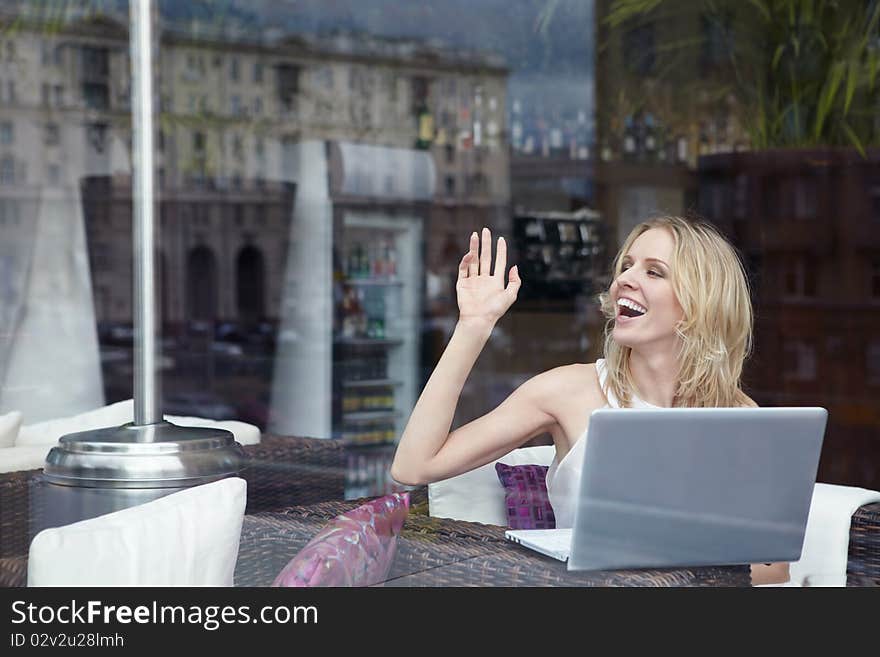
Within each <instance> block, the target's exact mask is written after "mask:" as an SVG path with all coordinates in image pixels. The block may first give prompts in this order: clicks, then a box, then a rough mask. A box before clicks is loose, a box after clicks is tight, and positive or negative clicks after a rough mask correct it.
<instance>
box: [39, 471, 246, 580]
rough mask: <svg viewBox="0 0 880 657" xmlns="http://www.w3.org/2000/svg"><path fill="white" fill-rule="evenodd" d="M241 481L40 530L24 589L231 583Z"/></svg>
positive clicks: (242, 503) (241, 511)
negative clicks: (31, 587) (27, 587)
mask: <svg viewBox="0 0 880 657" xmlns="http://www.w3.org/2000/svg"><path fill="white" fill-rule="evenodd" d="M246 488H247V485H246V482H245V480H244V479H240V478H237V477H233V478H228V479H221V480H220V481H215V482H212V483H210V484H204V485H202V486H196V487H194V488H190V489H187V490H184V491H180V492H178V493H172V494H171V495H166V496H165V497H161V498H159V499H158V500H154V501H152V502H147V503H145V504H141V505H138V506H134V507H131V508H128V509H123V510H122V511H115V512H114V513H108V514H107V515H103V516H98V517H97V518H91V519H89V520H83V521H81V522H76V523H73V524H71V525H66V526H64V527H56V528H52V529H44V530H43V531H41V532H40V533H39V534H37V535H36V537H34V540H33V541H32V542H31V547H30V553H29V556H28V586H232V584H233V574H234V572H235V561H236V559H237V557H238V543H239V538H240V536H241V525H242V520H243V519H244V508H245V497H246Z"/></svg>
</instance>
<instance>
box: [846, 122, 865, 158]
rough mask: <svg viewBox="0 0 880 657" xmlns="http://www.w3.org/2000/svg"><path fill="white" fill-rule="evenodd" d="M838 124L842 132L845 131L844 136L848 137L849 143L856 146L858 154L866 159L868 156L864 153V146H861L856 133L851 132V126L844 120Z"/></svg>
mask: <svg viewBox="0 0 880 657" xmlns="http://www.w3.org/2000/svg"><path fill="white" fill-rule="evenodd" d="M840 125H841V127H842V128H843V131H844V133H846V136H847V137H849V141H850V143H851V144H852V145H853V146H855V147H856V150H857V151H858V152H859V154H860V155H861V156H862V157H863V158H864V159H868V156H867V155H866V154H865V148H864V147H863V146H862V140H861V139H859V137H858V135H857V134H856V133H855V132H853V129H852V128H850V127H849V123H847V122H846V121H841V122H840Z"/></svg>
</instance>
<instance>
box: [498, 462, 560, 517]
mask: <svg viewBox="0 0 880 657" xmlns="http://www.w3.org/2000/svg"><path fill="white" fill-rule="evenodd" d="M495 472H497V473H498V479H500V480H501V485H502V486H504V502H505V506H506V507H507V524H508V526H509V527H510V528H511V529H553V528H555V527H556V516H554V515H553V507H552V506H550V498H549V497H548V496H547V466H546V465H505V464H504V463H500V462H499V463H496V464H495Z"/></svg>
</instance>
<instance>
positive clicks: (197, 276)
mask: <svg viewBox="0 0 880 657" xmlns="http://www.w3.org/2000/svg"><path fill="white" fill-rule="evenodd" d="M186 292H187V294H186V308H187V316H188V317H189V318H190V319H191V320H203V321H213V320H214V319H215V318H216V317H217V260H216V258H215V257H214V253H213V252H212V251H211V249H209V248H208V247H206V246H197V247H195V248H194V249H191V250H190V252H189V255H188V257H187V259H186Z"/></svg>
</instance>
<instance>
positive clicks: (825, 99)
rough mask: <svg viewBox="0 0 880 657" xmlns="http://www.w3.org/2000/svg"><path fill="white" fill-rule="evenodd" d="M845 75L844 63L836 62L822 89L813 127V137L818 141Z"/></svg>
mask: <svg viewBox="0 0 880 657" xmlns="http://www.w3.org/2000/svg"><path fill="white" fill-rule="evenodd" d="M844 73H845V63H844V62H835V63H834V64H832V66H831V72H830V73H829V76H828V79H827V80H825V85H824V86H823V88H822V92H821V93H820V94H819V102H818V104H817V106H816V122H815V124H814V126H813V136H814V137H815V138H816V139H818V138H819V137H820V135H821V134H822V130H823V128H824V125H825V119H826V118H827V117H828V113H829V112H830V111H831V106H832V105H833V104H834V98H835V96H836V95H837V89H838V88H839V87H840V82H841V80H842V79H843V74H844Z"/></svg>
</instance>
